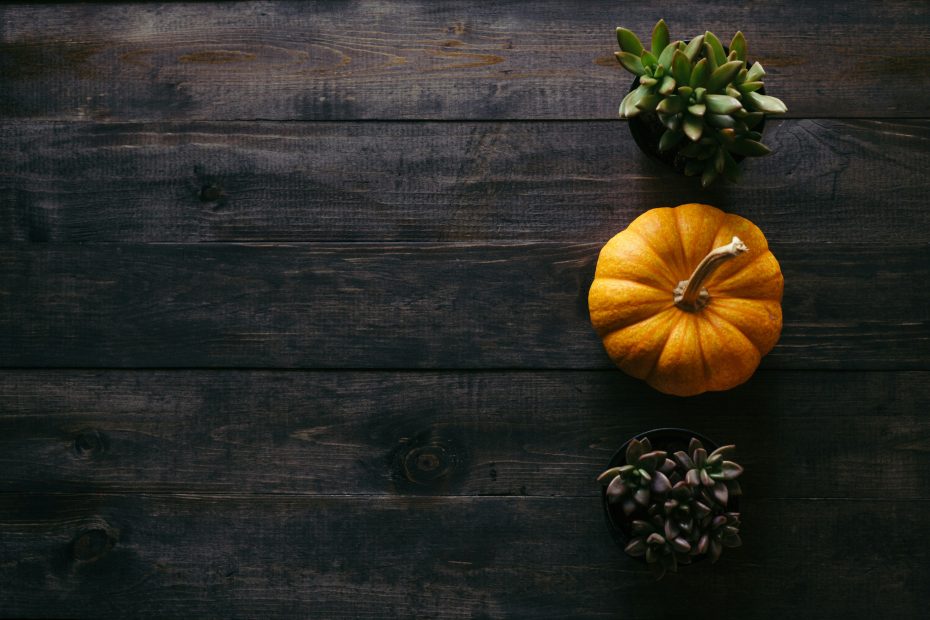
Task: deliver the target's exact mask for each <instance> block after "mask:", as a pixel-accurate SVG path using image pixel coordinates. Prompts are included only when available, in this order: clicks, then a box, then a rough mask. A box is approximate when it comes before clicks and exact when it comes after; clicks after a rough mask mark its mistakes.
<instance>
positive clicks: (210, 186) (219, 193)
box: [199, 183, 223, 202]
mask: <svg viewBox="0 0 930 620" xmlns="http://www.w3.org/2000/svg"><path fill="white" fill-rule="evenodd" d="M199 196H200V201H201V202H216V201H217V200H219V199H220V198H222V197H223V188H222V187H221V186H220V184H219V183H207V184H206V185H204V186H203V187H201V188H200V194H199Z"/></svg>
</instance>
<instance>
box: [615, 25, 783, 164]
mask: <svg viewBox="0 0 930 620" xmlns="http://www.w3.org/2000/svg"><path fill="white" fill-rule="evenodd" d="M685 43H686V44H687V43H688V41H685ZM723 49H724V51H725V52H726V53H728V54H729V53H730V49H729V48H728V47H726V46H724V48H723ZM746 64H747V65H749V66H752V63H750V62H748V61H747V63H746ZM638 87H639V76H637V77H636V79H634V80H633V83H632V84H631V85H630V88H629V91H627V92H632V91H634V90H636V89H637V88H638ZM759 94H760V95H764V94H765V87H762V88H760V89H759ZM628 124H629V126H630V133H631V134H633V140H634V141H635V142H636V146H638V147H639V150H641V151H642V152H644V153H646V154H647V155H649V156H650V157H652V158H653V159H654V160H656V161H659V162H662V163H663V164H665V165H667V166H671V167H672V168H674V169H675V170H676V171H678V172H679V173H681V174H684V172H685V164H686V163H687V161H688V160H687V159H686V158H684V157H682V156H681V155H679V151H680V150H681V148H682V147H683V146H684V143H682V144H681V145H680V146H677V147H675V148H673V149H671V150H668V151H664V152H663V151H660V150H659V140H660V139H661V138H662V134H663V133H665V126H664V125H663V124H662V123H661V122H660V121H659V117H658V115H657V114H656V113H655V112H641V113H639V114H637V115H636V116H634V117H633V118H631V119H629V121H628ZM755 129H756V131H758V132H759V133H761V134H763V135H764V134H765V117H763V118H762V121H761V122H760V123H759V124H758V125H757V126H756V128H755ZM686 141H687V140H686ZM731 155H732V156H733V159H734V160H736V163H740V162H741V161H743V160H744V159H746V158H745V157H743V156H742V155H737V154H735V153H731Z"/></svg>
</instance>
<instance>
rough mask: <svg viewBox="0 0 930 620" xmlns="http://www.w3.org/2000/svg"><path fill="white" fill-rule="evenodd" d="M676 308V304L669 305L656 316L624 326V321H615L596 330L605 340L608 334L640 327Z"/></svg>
mask: <svg viewBox="0 0 930 620" xmlns="http://www.w3.org/2000/svg"><path fill="white" fill-rule="evenodd" d="M674 307H675V304H673V303H669V305H668V307H666V308H662V309H661V310H659V311H658V312H656V313H655V314H652V315H649V316H646V317H643V318H641V319H639V320H636V321H633V322H632V323H625V324H624V322H623V320H622V319H621V320H619V321H614V322H613V323H608V324H607V325H604V326H601V327H596V328H595V331H597V334H598V336H601V337H602V338H603V337H604V336H605V335H606V334H611V333H613V332H618V331H621V330H624V329H627V328H628V327H633V326H635V325H639V324H640V323H643V322H645V321H651V320H652V319H654V318H656V317H657V316H660V315H661V314H662V313H663V312H665V311H666V310H671V309H672V308H674Z"/></svg>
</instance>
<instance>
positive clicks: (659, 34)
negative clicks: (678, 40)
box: [652, 19, 669, 56]
mask: <svg viewBox="0 0 930 620" xmlns="http://www.w3.org/2000/svg"><path fill="white" fill-rule="evenodd" d="M668 37H669V34H668V26H666V25H665V20H664V19H660V20H659V21H657V22H656V25H655V27H653V29H652V53H653V54H655V55H656V56H658V55H659V54H661V53H662V50H664V49H665V48H666V47H667V46H668V43H669V40H668Z"/></svg>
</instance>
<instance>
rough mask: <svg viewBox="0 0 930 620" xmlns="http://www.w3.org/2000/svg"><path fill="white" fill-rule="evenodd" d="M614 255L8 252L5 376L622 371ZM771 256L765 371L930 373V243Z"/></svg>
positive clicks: (130, 249)
mask: <svg viewBox="0 0 930 620" xmlns="http://www.w3.org/2000/svg"><path fill="white" fill-rule="evenodd" d="M605 241H606V239H605ZM599 249H600V243H583V244H565V243H524V244H516V243H508V244H438V245H425V244H297V245H290V246H283V245H240V244H189V245H172V244H161V245H159V244H148V245H122V244H114V245H109V244H92V245H51V246H49V245H47V244H26V243H22V244H7V245H3V246H0V296H2V300H3V301H2V303H3V305H2V313H0V332H2V333H4V334H5V337H4V338H3V339H2V341H0V364H2V365H3V366H8V367H9V366H28V367H35V366H56V367H95V366H97V367H100V366H102V367H111V366H112V367H152V366H155V367H163V366H164V367H179V366H182V367H243V366H245V367H294V368H312V367H316V368H422V369H427V368H607V367H610V361H609V360H608V358H607V356H606V354H605V353H604V350H603V347H602V346H601V343H600V341H599V340H598V339H597V337H596V335H595V334H594V332H593V330H592V328H591V327H590V323H589V319H588V309H587V293H588V288H589V286H590V284H591V279H592V277H593V273H594V265H595V262H596V259H597V253H598V251H599ZM773 250H774V252H775V255H776V256H777V257H778V258H779V260H780V262H781V265H782V270H783V272H784V274H785V280H786V282H787V284H786V288H785V300H784V308H785V327H784V330H783V333H782V337H781V341H780V343H779V345H778V346H777V347H776V348H775V350H774V351H773V352H772V353H771V354H770V355H769V356H768V357H767V358H766V359H765V360H764V364H765V366H766V367H768V368H813V369H822V368H845V369H855V368H860V369H870V368H885V369H927V368H928V361H930V347H928V346H927V345H928V342H930V288H928V287H926V286H922V285H921V283H923V282H926V281H928V279H930V261H928V260H927V257H928V250H930V246H928V245H927V244H921V245H887V246H883V245H867V244H851V245H841V244H836V245H830V244H827V245H822V246H821V245H818V244H799V243H791V244H788V243H786V244H779V245H775V246H773ZM670 294H671V293H670Z"/></svg>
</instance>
